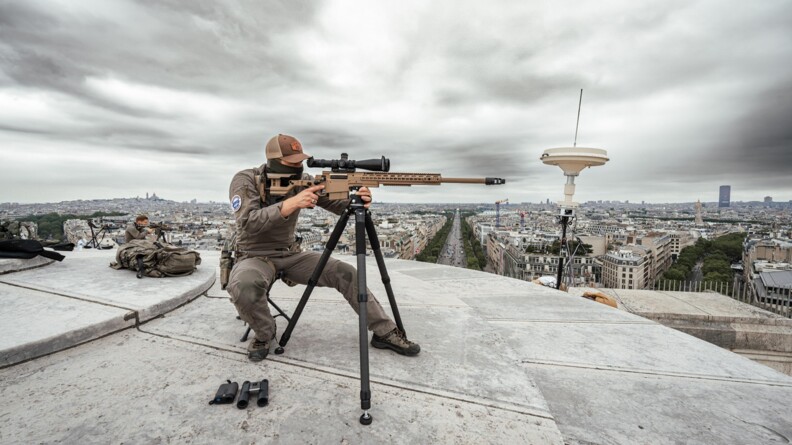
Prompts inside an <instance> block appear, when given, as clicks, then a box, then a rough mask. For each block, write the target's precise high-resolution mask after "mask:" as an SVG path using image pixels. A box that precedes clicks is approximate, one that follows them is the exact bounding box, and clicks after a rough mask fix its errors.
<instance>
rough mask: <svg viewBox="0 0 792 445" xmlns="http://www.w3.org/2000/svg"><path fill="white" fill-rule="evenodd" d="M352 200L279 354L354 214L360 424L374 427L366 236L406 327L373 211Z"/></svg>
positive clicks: (397, 318)
mask: <svg viewBox="0 0 792 445" xmlns="http://www.w3.org/2000/svg"><path fill="white" fill-rule="evenodd" d="M352 190H354V191H356V190H357V187H355V188H352ZM350 197H351V201H350V202H349V207H347V209H346V211H345V212H344V213H342V214H341V217H340V218H339V219H338V223H336V226H335V229H333V233H332V234H331V235H330V239H329V240H328V241H327V245H325V249H324V252H322V256H321V258H320V259H319V263H318V264H317V265H316V268H315V269H314V271H313V274H312V275H311V279H309V280H308V287H306V288H305V292H303V295H302V298H300V302H299V304H297V308H296V309H295V310H294V314H292V317H291V320H289V325H288V326H287V327H286V330H285V331H284V332H283V335H281V338H280V341H279V342H278V347H277V348H276V349H275V353H276V354H283V348H284V347H285V346H286V343H288V342H289V338H290V337H291V333H292V331H293V330H294V326H295V325H296V324H297V321H298V320H299V319H300V314H302V311H303V309H304V308H305V305H306V303H308V298H310V296H311V292H313V289H314V287H316V284H317V283H318V282H319V277H321V276H322V271H323V270H324V268H325V265H327V260H328V259H330V254H331V253H332V252H333V250H334V249H335V247H336V244H338V240H339V239H340V238H341V234H342V233H343V232H344V228H345V227H346V224H347V221H348V220H349V217H350V216H351V215H352V214H354V215H355V255H356V256H357V281H358V282H357V284H358V302H359V303H360V308H359V310H358V319H359V322H360V326H359V328H360V408H361V409H362V410H363V414H362V415H361V416H360V423H362V424H363V425H370V424H371V421H372V420H373V418H372V417H371V414H369V412H368V410H369V409H370V408H371V389H370V388H369V358H368V320H367V314H366V310H367V303H368V293H367V291H366V235H368V239H369V242H370V243H371V250H373V251H374V257H375V258H376V259H377V266H378V267H379V272H380V276H381V277H382V284H384V285H385V291H386V292H387V294H388V301H389V302H390V306H391V310H392V311H393V319H394V321H395V322H396V326H397V327H398V328H399V330H401V331H402V332H404V326H402V322H401V317H400V316H399V309H398V307H397V306H396V298H395V297H394V296H393V289H391V285H390V277H389V276H388V270H387V269H386V268H385V259H384V258H383V256H382V251H381V250H380V245H379V239H377V232H376V230H375V229H374V221H372V219H371V212H369V211H368V210H367V209H366V208H365V207H363V205H364V203H363V200H362V199H361V198H360V197H359V196H358V195H356V194H352V195H350Z"/></svg>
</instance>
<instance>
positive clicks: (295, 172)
mask: <svg viewBox="0 0 792 445" xmlns="http://www.w3.org/2000/svg"><path fill="white" fill-rule="evenodd" d="M267 171H268V172H270V173H282V174H288V175H292V176H298V177H302V173H303V166H302V163H301V164H300V166H299V167H289V166H288V165H283V164H282V163H281V162H280V161H279V160H278V159H270V160H269V161H267Z"/></svg>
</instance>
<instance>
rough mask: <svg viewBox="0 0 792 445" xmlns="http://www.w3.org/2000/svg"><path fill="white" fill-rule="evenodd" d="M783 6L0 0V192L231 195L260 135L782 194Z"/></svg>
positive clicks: (609, 191)
mask: <svg viewBox="0 0 792 445" xmlns="http://www.w3.org/2000/svg"><path fill="white" fill-rule="evenodd" d="M791 66H792V2H790V1H788V0H781V1H775V0H762V1H760V2H747V1H689V0H685V1H675V0H667V1H663V2H653V4H651V5H649V4H646V2H634V1H626V0H625V1H597V2H593V1H591V2H560V1H552V2H551V1H532V2H518V1H511V2H506V1H501V2H497V1H495V2H493V1H487V2H482V1H468V0H434V1H404V0H403V1H398V2H396V1H392V2H382V1H378V2H372V1H362V0H361V1H343V0H342V1H337V0H329V1H317V2H310V1H295V0H290V1H282V2H272V1H261V0H258V1H252V0H251V1H244V0H237V1H214V0H212V1H209V0H207V1H197V0H195V1H193V0H191V1H181V0H171V1H154V0H152V1H125V0H95V1H88V0H81V1H73V0H62V1H55V0H48V1H33V0H24V1H23V0H17V1H14V0H0V161H1V162H2V176H0V202H9V201H10V202H52V201H61V200H73V199H94V198H112V197H133V196H137V195H140V196H143V195H145V193H146V192H156V193H157V195H159V196H161V197H164V198H167V199H173V200H177V201H182V200H190V199H193V198H197V199H198V200H199V201H209V200H215V201H221V200H227V199H228V184H229V182H230V179H231V177H232V176H233V174H234V173H235V172H237V171H238V170H241V169H243V168H249V167H252V166H255V165H259V164H261V163H262V162H264V161H265V156H264V144H265V143H266V141H267V139H269V138H270V137H271V136H273V135H275V134H277V133H286V134H291V135H294V136H296V137H297V138H299V139H300V140H301V141H302V143H303V146H304V148H305V151H306V152H307V153H309V154H311V155H314V156H316V157H317V158H337V157H338V156H339V155H340V153H341V152H347V153H349V155H350V157H351V158H353V159H365V158H371V157H379V156H382V155H384V156H386V157H389V158H390V159H391V166H392V168H391V170H392V171H403V172H430V173H442V174H443V175H444V176H471V177H473V176H499V177H504V178H506V179H507V181H508V184H507V185H505V186H490V187H485V186H478V185H443V186H442V187H428V186H416V187H411V188H384V187H383V188H380V189H378V190H374V197H375V200H381V201H389V202H494V201H495V200H498V199H504V198H509V200H510V202H512V203H517V202H522V201H530V202H538V201H540V200H544V199H547V198H550V199H552V200H554V201H555V200H559V199H562V198H563V184H564V176H563V174H562V173H561V170H560V169H558V168H556V167H550V166H545V165H543V164H542V163H541V162H540V161H539V156H540V155H541V154H542V152H543V151H544V150H545V149H547V148H553V147H561V146H571V145H572V143H573V141H574V135H575V119H576V114H577V109H578V95H579V91H580V89H581V88H582V89H583V90H584V93H583V106H582V112H581V116H580V130H579V135H578V146H582V147H598V148H604V149H606V150H607V151H608V155H609V157H610V162H609V163H608V164H606V165H605V166H603V167H596V168H592V169H587V170H585V171H584V172H583V173H582V174H581V176H580V177H579V178H578V180H577V184H578V185H577V193H576V195H575V199H576V200H577V201H581V202H583V201H587V200H597V199H603V200H625V199H629V200H630V201H631V202H640V201H641V200H646V201H647V202H683V201H695V200H696V199H701V200H702V201H705V202H706V201H716V200H717V193H718V186H719V185H721V184H730V185H731V186H732V200H734V201H737V200H745V201H748V200H761V199H762V198H763V197H764V196H766V195H770V196H772V197H773V198H774V200H776V201H787V200H790V199H792V68H791Z"/></svg>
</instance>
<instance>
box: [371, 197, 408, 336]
mask: <svg viewBox="0 0 792 445" xmlns="http://www.w3.org/2000/svg"><path fill="white" fill-rule="evenodd" d="M366 234H367V235H368V239H369V243H371V250H373V251H374V257H375V258H376V259H377V267H379V273H380V277H382V284H384V285H385V292H386V293H387V294H388V302H390V307H391V311H393V321H395V322H396V327H398V328H399V330H400V331H402V332H405V331H404V326H403V325H402V321H401V316H400V315H399V308H398V306H397V305H396V297H394V296H393V289H392V288H391V284H390V281H391V280H390V276H389V275H388V269H386V268H385V258H383V256H382V250H381V249H380V245H379V239H378V238H377V231H376V230H375V228H374V221H373V220H372V219H371V212H368V211H367V212H366ZM405 334H406V332H405Z"/></svg>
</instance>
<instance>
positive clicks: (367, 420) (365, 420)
mask: <svg viewBox="0 0 792 445" xmlns="http://www.w3.org/2000/svg"><path fill="white" fill-rule="evenodd" d="M373 420H374V418H373V417H371V414H369V413H368V411H363V414H362V415H361V416H360V423H362V424H363V425H371V422H372V421H373Z"/></svg>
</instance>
